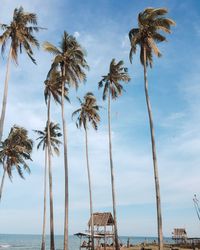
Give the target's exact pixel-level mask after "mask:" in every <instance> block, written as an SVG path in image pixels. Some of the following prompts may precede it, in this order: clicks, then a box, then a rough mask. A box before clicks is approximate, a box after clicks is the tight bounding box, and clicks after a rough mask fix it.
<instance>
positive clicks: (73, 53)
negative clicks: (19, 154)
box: [44, 31, 88, 250]
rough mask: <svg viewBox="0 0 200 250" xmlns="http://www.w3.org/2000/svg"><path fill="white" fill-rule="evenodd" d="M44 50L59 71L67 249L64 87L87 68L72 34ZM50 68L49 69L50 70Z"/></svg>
mask: <svg viewBox="0 0 200 250" xmlns="http://www.w3.org/2000/svg"><path fill="white" fill-rule="evenodd" d="M44 50H45V51H47V52H49V53H52V54H53V55H54V56H55V57H54V60H53V64H52V67H51V70H53V69H54V68H58V69H59V70H60V72H61V79H62V95H61V113H62V128H63V146H64V170H65V218H64V250H68V206H69V191H68V154H67V127H66V121H65V110H64V108H65V105H64V99H65V98H64V89H65V85H66V83H67V84H68V85H69V86H75V87H76V88H78V86H79V83H80V82H81V81H85V80H86V74H85V72H84V69H87V68H88V65H87V63H86V60H85V52H84V51H83V49H82V47H81V46H80V45H79V43H78V42H77V41H76V39H75V38H74V37H73V36H70V35H68V34H67V32H66V31H64V35H63V37H62V40H61V42H60V45H59V47H58V48H57V47H56V46H54V45H53V44H51V43H49V42H45V43H44ZM51 70H50V71H51Z"/></svg>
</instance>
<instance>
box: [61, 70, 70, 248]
mask: <svg viewBox="0 0 200 250" xmlns="http://www.w3.org/2000/svg"><path fill="white" fill-rule="evenodd" d="M61 72H62V78H64V75H65V69H64V67H61ZM64 88H65V81H64V79H63V83H62V103H61V109H62V127H63V145H64V169H65V217H64V250H68V227H69V223H68V221H69V218H68V217H69V215H68V214H69V212H68V211H69V187H68V158H67V127H66V122H65V110H64V108H65V98H64Z"/></svg>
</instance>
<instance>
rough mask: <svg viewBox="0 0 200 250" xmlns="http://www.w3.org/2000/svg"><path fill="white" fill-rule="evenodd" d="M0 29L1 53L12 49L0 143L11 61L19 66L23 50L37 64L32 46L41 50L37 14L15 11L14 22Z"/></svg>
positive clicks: (0, 119)
mask: <svg viewBox="0 0 200 250" xmlns="http://www.w3.org/2000/svg"><path fill="white" fill-rule="evenodd" d="M0 28H1V29H2V30H3V31H4V32H3V34H2V35H1V36H0V44H1V53H2V55H3V54H4V52H5V49H6V46H7V44H8V43H9V42H10V49H9V54H8V60H7V68H6V79H5V84H4V95H3V102H2V111H1V117H0V141H1V139H2V135H3V126H4V120H5V113H6V105H7V96H8V81H9V74H10V60H11V59H12V60H13V61H14V62H15V63H16V64H18V54H19V52H20V53H22V51H23V49H24V50H25V52H26V54H27V55H28V56H29V57H30V59H31V61H32V62H33V63H36V61H35V59H34V57H33V51H32V48H31V47H32V46H33V47H37V48H39V42H38V41H37V39H36V38H35V37H34V36H33V33H34V32H38V31H39V30H40V29H41V28H39V27H38V26H37V16H36V14H35V13H29V12H25V11H24V9H23V8H22V7H20V8H16V9H14V13H13V20H12V21H11V23H10V25H7V24H0Z"/></svg>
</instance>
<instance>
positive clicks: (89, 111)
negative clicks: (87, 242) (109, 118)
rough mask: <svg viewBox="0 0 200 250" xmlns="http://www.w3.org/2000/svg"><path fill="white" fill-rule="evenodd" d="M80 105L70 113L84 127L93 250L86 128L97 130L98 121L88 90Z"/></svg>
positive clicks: (78, 124) (96, 110)
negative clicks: (89, 125)
mask: <svg viewBox="0 0 200 250" xmlns="http://www.w3.org/2000/svg"><path fill="white" fill-rule="evenodd" d="M78 100H79V101H80V104H81V107H80V108H79V109H77V110H76V111H74V112H73V113H72V118H73V117H74V116H77V115H78V118H77V121H76V126H77V127H78V128H81V127H82V126H83V127H84V130H85V146H86V162H87V173H88V184H89V197H90V218H91V239H92V250H94V223H93V204H92V187H91V178H90V167H89V156H88V135H87V129H88V124H89V123H91V124H92V127H93V128H94V129H95V130H97V128H98V127H97V124H98V123H99V122H100V116H99V113H98V111H99V106H98V105H97V101H96V98H95V96H94V95H93V93H91V92H88V93H87V94H86V95H85V96H84V101H83V102H82V101H81V99H80V98H78Z"/></svg>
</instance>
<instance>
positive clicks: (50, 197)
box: [47, 96, 55, 250]
mask: <svg viewBox="0 0 200 250" xmlns="http://www.w3.org/2000/svg"><path fill="white" fill-rule="evenodd" d="M50 102H51V101H50V96H49V99H48V108H47V113H48V114H47V117H48V118H47V131H48V132H47V146H48V167H49V202H50V249H51V250H55V243H54V215H53V188H52V168H51V142H50Z"/></svg>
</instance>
